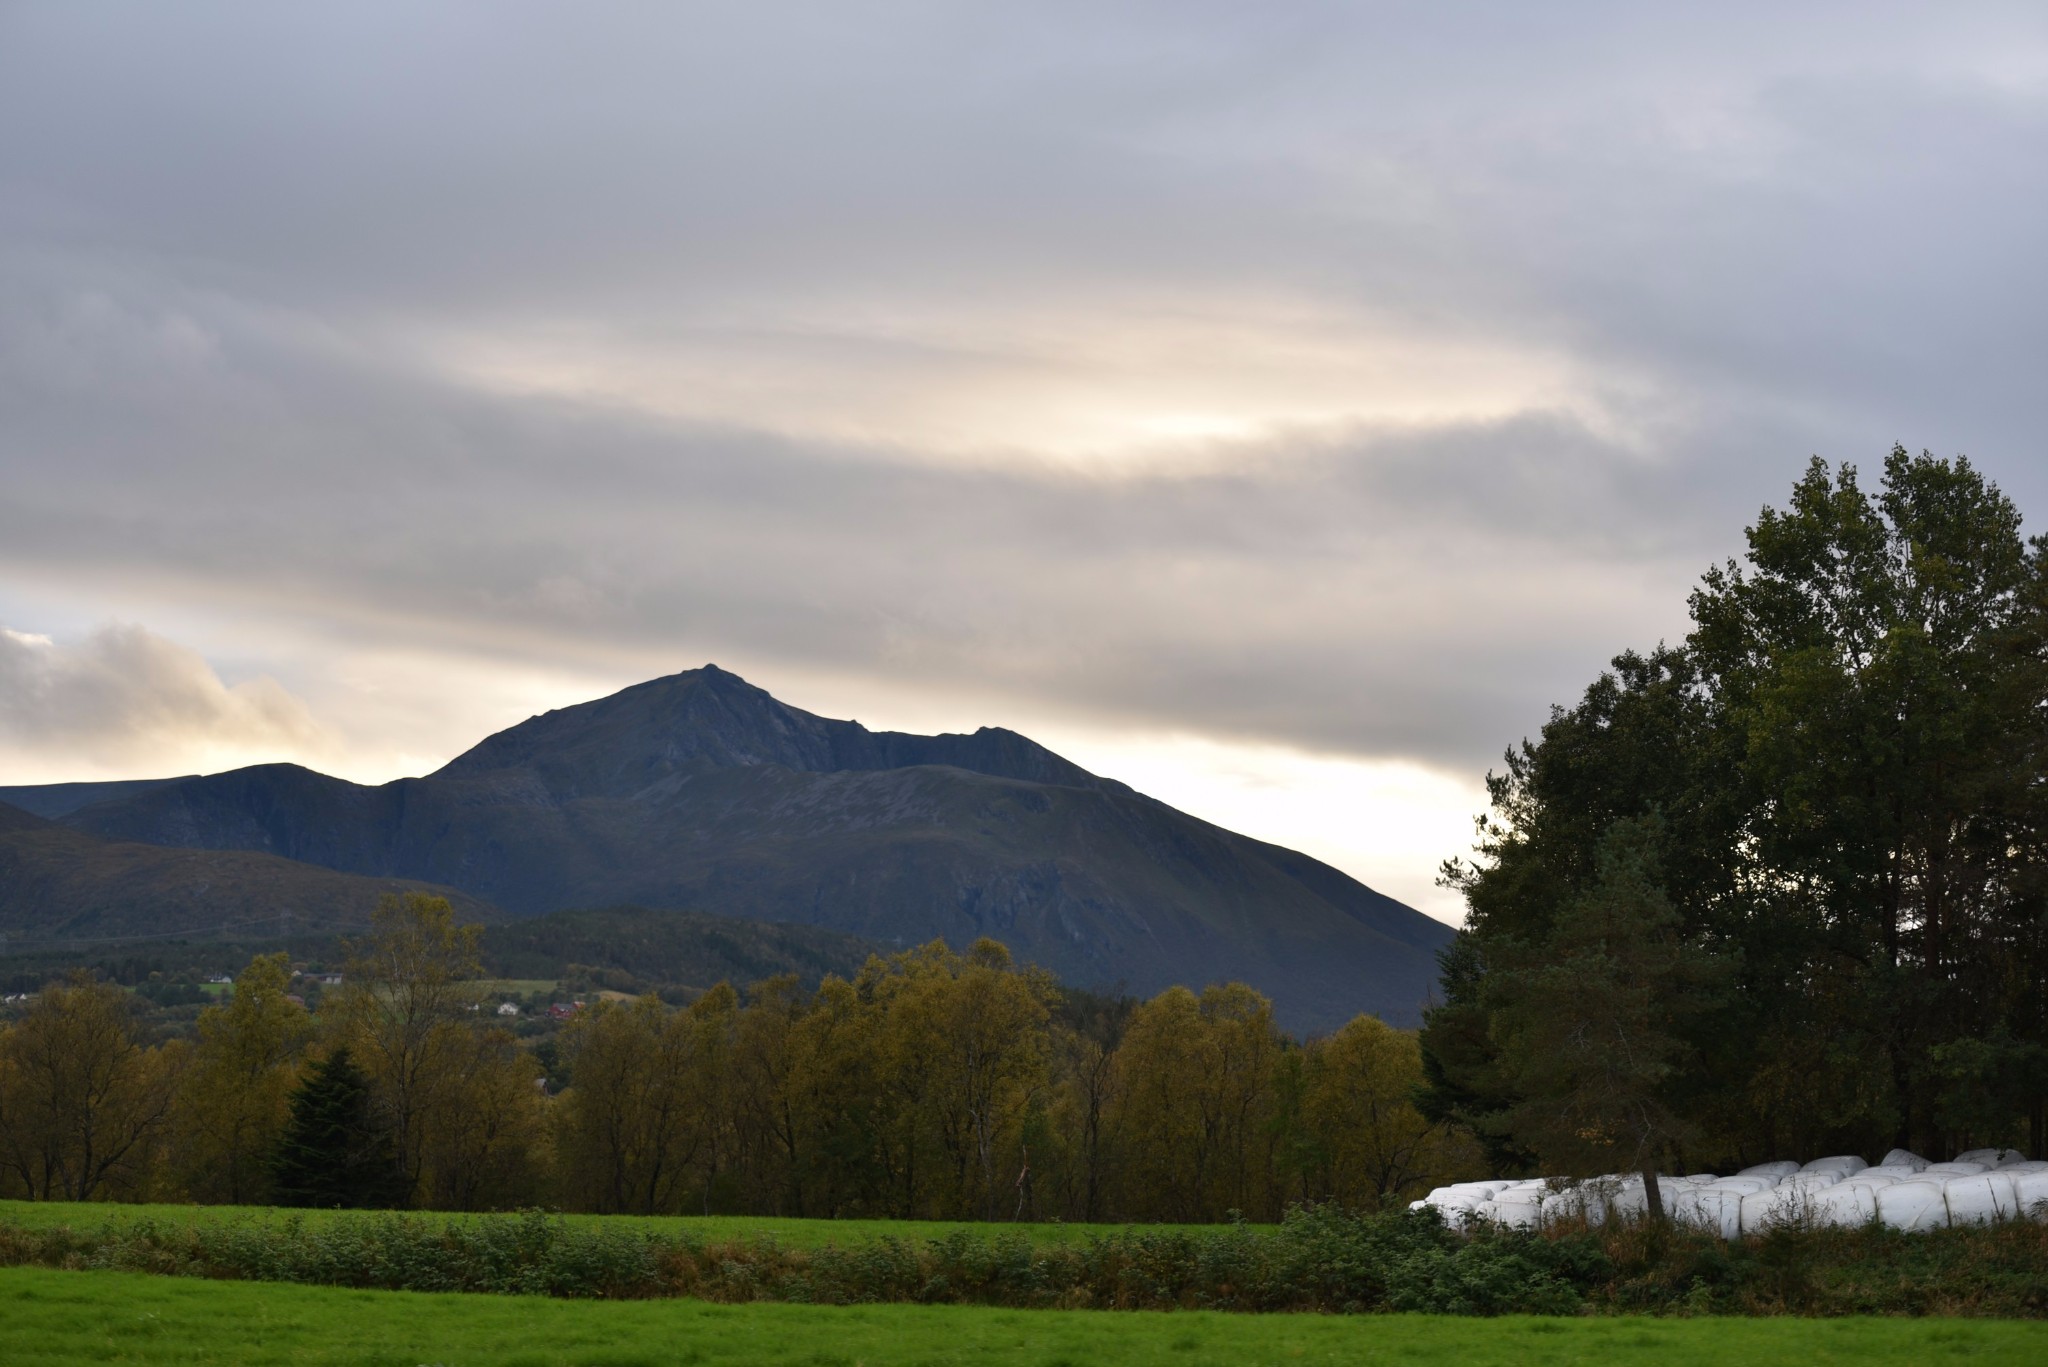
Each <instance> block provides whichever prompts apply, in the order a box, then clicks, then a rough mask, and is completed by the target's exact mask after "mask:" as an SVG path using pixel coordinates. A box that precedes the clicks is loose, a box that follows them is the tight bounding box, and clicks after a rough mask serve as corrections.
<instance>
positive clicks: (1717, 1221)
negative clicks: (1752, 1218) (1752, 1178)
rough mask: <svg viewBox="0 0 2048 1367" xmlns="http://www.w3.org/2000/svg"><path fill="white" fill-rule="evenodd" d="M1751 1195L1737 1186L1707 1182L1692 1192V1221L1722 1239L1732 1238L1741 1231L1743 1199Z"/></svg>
mask: <svg viewBox="0 0 2048 1367" xmlns="http://www.w3.org/2000/svg"><path fill="white" fill-rule="evenodd" d="M1766 1190H1768V1188H1766ZM1752 1195H1755V1193H1754V1192H1748V1191H1743V1190H1742V1189H1741V1188H1739V1187H1724V1186H1722V1185H1721V1184H1720V1183H1719V1182H1713V1183H1709V1184H1708V1185H1706V1186H1704V1187H1701V1188H1699V1189H1698V1190H1697V1191H1695V1192H1693V1193H1692V1204H1693V1211H1694V1217H1693V1223H1695V1224H1697V1225H1699V1226H1700V1228H1702V1229H1709V1230H1712V1231H1714V1232H1715V1233H1716V1234H1719V1235H1720V1236H1721V1237H1722V1238H1724V1239H1733V1238H1734V1237H1735V1236H1736V1235H1738V1234H1740V1233H1742V1202H1743V1199H1744V1198H1745V1197H1748V1196H1752Z"/></svg>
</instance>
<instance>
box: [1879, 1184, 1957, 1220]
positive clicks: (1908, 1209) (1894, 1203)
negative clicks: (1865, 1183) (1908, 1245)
mask: <svg viewBox="0 0 2048 1367" xmlns="http://www.w3.org/2000/svg"><path fill="white" fill-rule="evenodd" d="M1943 1185H1944V1184H1943V1183H1941V1182H1917V1181H1916V1182H1894V1183H1892V1184H1891V1185H1890V1186H1888V1187H1882V1188H1880V1189H1879V1190H1878V1192H1877V1216H1878V1218H1879V1219H1880V1220H1882V1221H1884V1222H1885V1223H1886V1224H1887V1225H1889V1226H1891V1227H1892V1228H1893V1229H1945V1228H1947V1227H1948V1201H1947V1199H1946V1195H1945V1193H1944V1192H1943V1191H1942V1187H1943Z"/></svg>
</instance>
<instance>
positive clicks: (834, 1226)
mask: <svg viewBox="0 0 2048 1367" xmlns="http://www.w3.org/2000/svg"><path fill="white" fill-rule="evenodd" d="M360 1213H361V1212H358V1211H349V1212H341V1211H322V1210H290V1209H284V1208H282V1207H275V1206H198V1205H128V1204H123V1203H119V1202H111V1201H88V1202H68V1201H0V1225H12V1226H14V1227H15V1228H18V1229H55V1228H58V1227H60V1226H69V1227H70V1228H72V1229H98V1228H101V1227H102V1226H104V1225H107V1224H110V1223H111V1224H120V1223H133V1222H135V1221H138V1220H160V1221H167V1222H177V1223H186V1224H196V1223H201V1222H205V1223H215V1224H218V1223H222V1222H226V1221H235V1220H283V1219H289V1218H292V1217H299V1218H302V1219H305V1220H307V1221H314V1222H317V1221H320V1220H323V1219H332V1218H333V1217H334V1216H336V1215H339V1214H349V1215H358V1214H360ZM414 1215H415V1217H416V1218H419V1219H425V1220H431V1221H435V1222H437V1223H438V1222H440V1221H443V1220H463V1219H469V1218H473V1217H470V1216H465V1215H461V1214H450V1213H446V1212H440V1211H418V1212H414ZM561 1218H562V1221H563V1222H564V1223H565V1224H568V1225H571V1226H576V1227H587V1226H593V1225H611V1226H615V1227H622V1228H626V1229H639V1230H647V1231H649V1232H652V1233H657V1234H661V1235H665V1236H667V1237H670V1238H673V1237H675V1236H677V1235H679V1234H689V1235H694V1236H695V1237H697V1238H699V1239H701V1240H703V1241H704V1242H706V1243H711V1242H722V1241H726V1240H734V1239H745V1240H748V1241H760V1240H764V1239H773V1240H774V1241H775V1242H776V1243H778V1244H780V1245H782V1246H783V1247H785V1248H823V1247H825V1246H826V1245H827V1244H837V1245H839V1246H840V1247H842V1248H843V1247H846V1246H849V1245H851V1244H855V1243H860V1242H864V1241H868V1240H873V1239H878V1238H882V1237H884V1236H894V1237H896V1238H899V1239H938V1238H943V1237H945V1236H946V1235H948V1234H950V1233H953V1232H954V1231H956V1230H971V1231H973V1232H975V1233H978V1234H982V1235H990V1234H1008V1233H1023V1234H1024V1235H1026V1236H1027V1237H1029V1238H1030V1240H1031V1242H1033V1243H1034V1244H1064V1243H1078V1242H1080V1241H1082V1240H1085V1239H1086V1238H1087V1237H1088V1236H1089V1235H1091V1234H1106V1233H1109V1232H1110V1231H1112V1230H1120V1229H1124V1228H1127V1226H1124V1225H1083V1224H1073V1225H1069V1224H1058V1223H1051V1224H983V1223H975V1222H963V1221H948V1220H800V1219H795V1218H790V1217H776V1216H764V1215H564V1216H562V1217H561ZM1142 1228H1144V1229H1148V1230H1170V1229H1214V1228H1216V1226H1214V1225H1145V1226H1142ZM1262 1228H1270V1226H1262Z"/></svg>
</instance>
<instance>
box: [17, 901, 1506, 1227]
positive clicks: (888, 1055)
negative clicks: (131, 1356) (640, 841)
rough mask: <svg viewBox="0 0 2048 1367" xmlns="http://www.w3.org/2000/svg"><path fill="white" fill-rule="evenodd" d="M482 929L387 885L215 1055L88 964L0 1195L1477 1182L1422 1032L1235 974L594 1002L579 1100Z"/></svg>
mask: <svg viewBox="0 0 2048 1367" xmlns="http://www.w3.org/2000/svg"><path fill="white" fill-rule="evenodd" d="M476 949H477V928H476V927H473V926H472V927H463V926H458V925H457V924H456V923H455V919H454V914H453V912H452V910H451V909H450V908H449V906H448V904H447V903H446V902H445V901H442V900H440V899H438V898H432V897H426V896H421V895H412V896H407V897H403V898H392V899H387V901H386V902H385V904H384V905H383V906H382V907H380V908H379V910H378V912H377V914H376V917H375V930H374V933H373V934H372V935H371V936H370V937H369V938H368V939H366V940H364V941H363V942H361V943H359V944H354V945H352V946H351V947H350V958H349V962H348V964H347V967H346V970H345V973H344V981H343V985H342V986H341V987H339V988H337V989H333V990H330V991H329V992H328V993H327V994H326V996H325V998H324V999H323V1001H322V1003H321V1010H320V1012H319V1014H318V1015H317V1017H316V1016H314V1015H312V1014H309V1013H308V1012H307V1011H306V1010H305V1008H304V1007H302V1006H301V1005H299V1004H298V1003H297V1002H296V1001H294V1000H292V999H291V996H290V993H289V992H288V988H289V987H290V966H289V964H288V962H287V960H286V958H285V956H283V955H268V956H259V957H257V958H256V959H254V960H253V961H252V962H251V963H250V964H249V966H248V967H247V968H246V969H245V970H244V971H243V972H242V973H241V975H240V976H239V977H238V978H237V980H236V982H235V985H234V990H233V993H232V996H231V997H230V998H229V999H228V1000H227V1001H226V1002H225V1003H224V1004H222V1005H218V1006H213V1007H209V1008H207V1009H206V1010H205V1011H204V1012H202V1013H201V1015H200V1018H199V1021H198V1023H197V1028H196V1030H195V1031H194V1033H193V1036H192V1037H191V1038H190V1039H172V1040H167V1041H162V1042H152V1041H151V1040H150V1039H148V1038H147V1037H146V1035H145V1033H144V1031H143V1029H142V1028H141V1027H140V1026H139V1025H138V1023H137V1021H136V1019H135V1013H134V1012H133V1010H131V1005H132V999H131V998H130V996H129V994H127V993H125V992H123V991H122V990H121V989H120V988H118V987H116V986H114V985H112V984H108V983H104V982H97V981H93V980H90V979H87V978H83V977H80V978H74V979H73V980H71V981H68V982H66V983H63V984H59V985H54V986H51V987H49V988H47V989H46V990H45V991H44V992H42V993H41V994H40V995H39V997H38V998H37V1000H36V1001H35V1003H34V1004H33V1005H32V1006H31V1007H30V1009H28V1010H27V1011H26V1012H25V1013H24V1014H23V1015H22V1017H21V1018H20V1019H19V1020H18V1021H16V1022H15V1023H14V1024H12V1025H11V1026H9V1027H7V1028H6V1029H5V1030H4V1031H0V1195H5V1196H15V1197H23V1196H26V1197H31V1198H36V1199H64V1200H92V1199H122V1200H152V1199H154V1200H167V1199H169V1200H193V1201H201V1202H228V1203H250V1202H272V1201H276V1202H282V1203H288V1204H306V1205H319V1206H334V1205H343V1206H384V1205H389V1206H413V1207H420V1208H431V1209H448V1210H477V1209H493V1208H497V1209H504V1208H511V1207H517V1206H527V1205H535V1204H540V1205H548V1206H554V1207H557V1208H560V1209H564V1210H572V1211H594V1212H624V1213H640V1214H658V1213H707V1214H709V1213H754V1214H768V1215H793V1216H826V1217H830V1216H870V1217H898V1218H950V1219H980V1220H1012V1219H1024V1220H1044V1219H1050V1218H1061V1219H1067V1220H1117V1221H1125V1220H1130V1221H1214V1220H1222V1219H1226V1218H1229V1217H1230V1216H1231V1215H1232V1214H1233V1213H1238V1214H1241V1215H1242V1216H1244V1217H1245V1218H1248V1219H1254V1220H1265V1219H1274V1218H1277V1217H1278V1216H1279V1215H1280V1213H1281V1212H1282V1211H1283V1210H1284V1209H1285V1208H1286V1207H1287V1206H1288V1205H1289V1204H1290V1203H1293V1202H1298V1201H1304V1200H1307V1201H1334V1202H1338V1203H1342V1204H1345V1205H1348V1206H1353V1207H1360V1208H1377V1207H1378V1206H1380V1205H1382V1204H1384V1203H1388V1202H1392V1201H1397V1200H1401V1199H1406V1198H1408V1197H1410V1196H1412V1195H1415V1194H1417V1193H1419V1192H1420V1191H1422V1190H1425V1189H1427V1188H1428V1187H1429V1186H1431V1185H1434V1184H1436V1183H1438V1182H1440V1181H1444V1180H1450V1179H1451V1178H1453V1177H1456V1176H1461V1175H1471V1174H1472V1173H1474V1172H1475V1171H1476V1169H1475V1168H1474V1166H1473V1165H1474V1163H1475V1162H1476V1161H1477V1157H1478V1154H1477V1150H1476V1148H1475V1147H1474V1146H1473V1145H1472V1143H1471V1141H1470V1140H1469V1139H1468V1138H1466V1137H1464V1136H1462V1135H1460V1134H1459V1133H1458V1132H1457V1131H1456V1129H1455V1127H1454V1126H1453V1125H1451V1124H1449V1123H1447V1122H1445V1121H1441V1120H1435V1121H1433V1120H1430V1119H1427V1118H1425V1117H1424V1116H1423V1115H1422V1114H1421V1113H1420V1112H1419V1111H1418V1110H1417V1109H1416V1107H1415V1105H1414V1102H1413V1093H1414V1092H1415V1090H1416V1089H1417V1087H1418V1086H1419V1085H1420V1083H1421V1081H1422V1061H1421V1053H1420V1050H1419V1047H1418V1045H1417V1041H1416V1037H1415V1035H1414V1034H1413V1033H1412V1032H1406V1031H1399V1030H1395V1029H1392V1028H1390V1027H1388V1026H1387V1025H1385V1024H1384V1023H1382V1022H1381V1021H1379V1020H1377V1019H1375V1018H1373V1017H1370V1016H1361V1017H1359V1018H1358V1019H1356V1020H1354V1021H1352V1022H1351V1023H1349V1024H1348V1025H1346V1026H1345V1027H1343V1028H1342V1029H1341V1030H1338V1031H1337V1032H1335V1033H1334V1034H1332V1035H1329V1036H1328V1037H1325V1038H1319V1039H1311V1040H1308V1041H1305V1042H1304V1041H1296V1040H1294V1039H1292V1038H1290V1037H1289V1036H1288V1035H1286V1034H1284V1033H1283V1032H1282V1031H1280V1030H1279V1029H1278V1028H1277V1027H1276V1026H1275V1024H1274V1022H1273V1015H1272V1007H1271V1004H1270V1003H1269V1002H1268V1001H1267V1000H1266V999H1265V998H1264V997H1262V996H1260V995H1259V994H1258V993H1256V992H1254V991H1252V990H1251V989H1250V988H1247V987H1245V986H1243V985H1242V984H1225V985H1220V986H1212V987H1209V988H1207V989H1206V990H1204V991H1202V992H1200V993H1196V992H1193V991H1190V990H1188V989H1186V988H1178V987H1177V988H1172V989H1169V990H1168V991H1166V992H1163V993H1161V994H1159V995H1158V996H1156V997H1154V998H1153V999H1152V1000H1150V1001H1145V1002H1135V1001H1130V1000H1124V999H1112V998H1103V997H1096V996H1091V995H1088V994H1081V993H1065V992H1062V990H1061V989H1060V988H1059V986H1058V985H1057V984H1056V983H1055V982H1054V981H1053V980H1052V978H1051V977H1050V976H1048V975H1047V974H1045V973H1044V972H1042V971H1040V970H1037V969H1033V968H1029V967H1023V966H1019V965H1017V964H1015V963H1013V962H1012V960H1011V958H1010V955H1009V952H1008V951H1007V950H1006V949H1005V948H1004V947H1003V946H1002V945H1000V944H997V943H995V942H994V941H990V940H982V941H979V942H977V943H976V944H974V945H973V946H971V947H969V948H968V949H967V950H966V951H965V952H955V951H953V950H951V949H949V948H948V947H946V946H945V945H944V944H941V943H933V944H930V945H926V946H924V947H922V948H919V949H914V950H910V951H907V952H904V953H900V954H896V955H894V956H891V957H889V958H886V959H883V958H876V959H872V960H870V961H869V962H868V964H867V965H866V967H865V968H863V969H862V970H861V971H860V972H859V973H857V974H856V975H854V976H853V977H852V978H850V979H848V978H840V977H827V978H825V979H824V980H823V982H822V983H821V984H820V985H818V986H817V987H816V988H815V989H809V990H806V989H804V988H803V987H801V986H800V984H799V982H798V981H797V979H795V978H794V977H781V978H775V979H771V980H769V981H766V982H762V983H756V984H752V985H750V986H749V987H748V988H747V989H746V990H745V991H740V990H736V989H735V988H733V987H732V986H730V985H728V984H720V985H719V986H717V987H715V988H712V989H711V990H709V991H707V992H705V993H703V994H702V995H701V996H700V997H698V998H697V999H696V1000H695V1001H692V1002H690V1003H688V1004H686V1005H676V1004H671V1003H670V1002H667V1001H664V1000H662V999H661V998H660V997H658V996H655V995H652V994H650V995H646V996H642V997H639V998H636V999H627V1000H616V1001H599V1002H596V1003H594V1004H592V1005H591V1006H589V1007H588V1008H586V1009H584V1010H583V1011H581V1012H579V1013H578V1015H577V1017H576V1018H575V1019H574V1020H573V1021H572V1022H571V1023H570V1024H569V1025H568V1027H567V1028H566V1029H565V1030H564V1031H563V1032H562V1034H561V1036H560V1039H559V1049H560V1054H561V1062H562V1065H563V1066H564V1068H565V1070H566V1076H567V1080H568V1081H567V1086H566V1087H564V1088H563V1089H562V1090H561V1091H560V1092H559V1094H553V1095H551V1094H550V1093H549V1092H548V1090H547V1089H546V1088H545V1086H544V1085H543V1084H544V1082H545V1070H544V1069H543V1067H542V1063H541V1060H540V1059H539V1058H537V1057H536V1056H535V1054H534V1052H533V1051H532V1050H531V1049H529V1048H527V1047H525V1046H524V1045H523V1044H522V1043H521V1042H520V1041H518V1040H516V1039H515V1038H514V1037H513V1035H512V1034H511V1033H510V1032H509V1031H507V1030H506V1029H504V1028H503V1027H502V1026H501V1025H500V1024H498V1023H497V1021H496V1019H495V1017H494V1015H492V1014H491V1013H490V1012H489V1011H488V1009H487V1008H488V1003H487V1002H486V1001H485V999H484V997H483V995H482V992H481V987H480V984H479V981H478V979H479V968H478V964H477V954H476Z"/></svg>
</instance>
